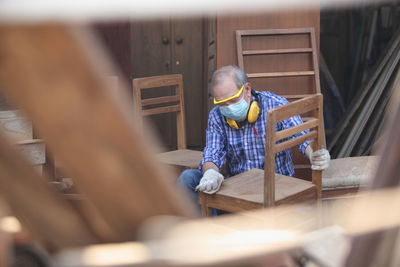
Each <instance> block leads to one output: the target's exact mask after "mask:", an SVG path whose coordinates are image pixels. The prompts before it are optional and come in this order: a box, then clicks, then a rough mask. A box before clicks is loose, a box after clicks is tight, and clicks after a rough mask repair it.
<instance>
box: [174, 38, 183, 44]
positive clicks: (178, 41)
mask: <svg viewBox="0 0 400 267" xmlns="http://www.w3.org/2000/svg"><path fill="white" fill-rule="evenodd" d="M175 42H176V43H177V44H182V43H183V38H182V37H177V38H176V39H175Z"/></svg>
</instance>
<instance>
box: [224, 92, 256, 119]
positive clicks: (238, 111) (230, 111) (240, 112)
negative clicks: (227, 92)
mask: <svg viewBox="0 0 400 267" xmlns="http://www.w3.org/2000/svg"><path fill="white" fill-rule="evenodd" d="M249 106H250V105H249V103H247V101H246V100H245V99H244V97H242V99H240V100H239V102H237V103H234V104H230V105H228V106H222V107H219V109H220V111H221V113H222V115H224V116H225V117H228V118H230V119H232V120H235V121H242V120H244V119H246V116H247V112H248V110H249Z"/></svg>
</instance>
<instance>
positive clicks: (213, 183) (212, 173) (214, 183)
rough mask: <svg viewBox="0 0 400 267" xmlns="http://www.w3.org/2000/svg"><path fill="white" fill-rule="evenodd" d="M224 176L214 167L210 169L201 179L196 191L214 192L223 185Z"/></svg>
mask: <svg viewBox="0 0 400 267" xmlns="http://www.w3.org/2000/svg"><path fill="white" fill-rule="evenodd" d="M223 180H224V176H223V175H222V174H220V173H219V172H217V171H216V170H214V169H208V170H207V171H206V172H205V173H204V174H203V177H202V178H201V180H200V183H199V185H198V186H196V191H202V192H204V193H207V194H210V195H211V194H214V193H215V192H217V191H218V190H219V188H220V187H221V184H222V181H223Z"/></svg>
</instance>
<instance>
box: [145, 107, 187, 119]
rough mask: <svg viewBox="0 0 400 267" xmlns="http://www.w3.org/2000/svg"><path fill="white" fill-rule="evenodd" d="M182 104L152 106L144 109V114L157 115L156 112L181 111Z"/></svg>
mask: <svg viewBox="0 0 400 267" xmlns="http://www.w3.org/2000/svg"><path fill="white" fill-rule="evenodd" d="M180 110H181V107H180V105H174V106H168V107H161V108H151V109H145V110H143V111H142V115H143V116H149V115H155V114H162V113H170V112H177V111H180Z"/></svg>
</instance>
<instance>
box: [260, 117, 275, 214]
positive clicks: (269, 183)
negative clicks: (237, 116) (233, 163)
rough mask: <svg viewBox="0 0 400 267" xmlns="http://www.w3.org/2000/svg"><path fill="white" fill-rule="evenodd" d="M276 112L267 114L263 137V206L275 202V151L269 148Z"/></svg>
mask: <svg viewBox="0 0 400 267" xmlns="http://www.w3.org/2000/svg"><path fill="white" fill-rule="evenodd" d="M275 116H276V113H271V114H269V113H268V115H267V136H266V137H265V162H264V203H263V205H264V207H271V206H274V204H275V153H274V152H273V149H271V148H272V147H273V146H274V144H275V142H274V139H275V124H276V117H275Z"/></svg>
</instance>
